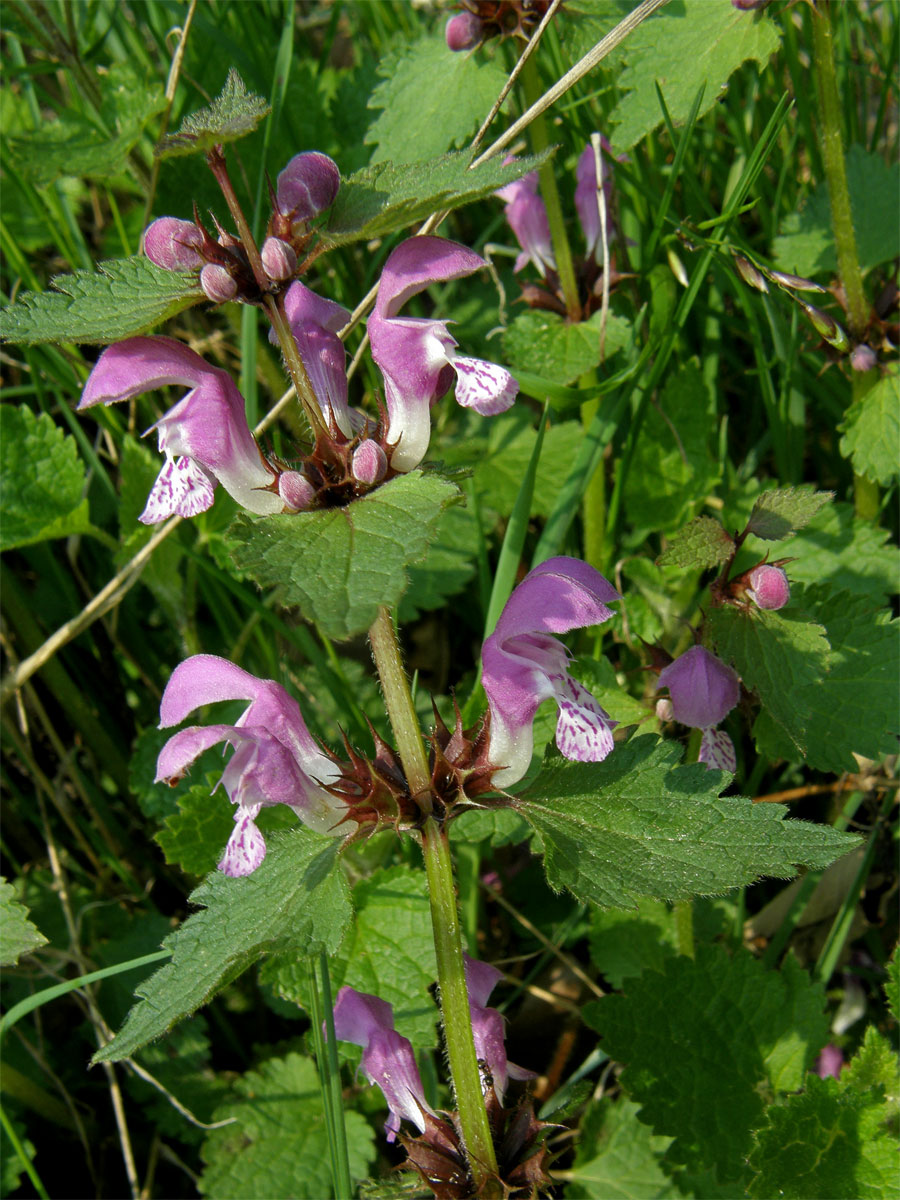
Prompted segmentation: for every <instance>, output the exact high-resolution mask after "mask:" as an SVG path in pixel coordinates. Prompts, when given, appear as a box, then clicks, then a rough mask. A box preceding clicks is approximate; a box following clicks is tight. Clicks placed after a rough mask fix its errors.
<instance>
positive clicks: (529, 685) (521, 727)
mask: <svg viewBox="0 0 900 1200" xmlns="http://www.w3.org/2000/svg"><path fill="white" fill-rule="evenodd" d="M619 599H621V597H620V596H619V593H618V592H617V591H616V590H615V588H614V587H613V586H612V584H611V583H609V582H608V581H607V580H606V579H604V578H603V576H602V575H601V574H600V572H599V571H595V570H594V568H593V567H589V566H588V565H587V563H583V562H580V561H579V560H578V559H576V558H550V559H548V560H547V561H546V562H544V563H541V564H540V566H538V567H535V568H534V570H533V571H530V572H529V573H528V575H526V576H525V578H524V579H523V580H522V582H521V583H520V584H519V586H518V587H517V588H516V589H515V590H514V591H513V593H512V595H511V596H510V598H509V599H508V600H507V602H506V606H505V608H504V609H503V612H502V613H501V614H500V619H499V620H498V622H497V627H496V629H495V630H494V632H493V633H492V634H491V636H490V637H489V638H488V639H487V641H486V642H485V643H484V646H483V648H482V651H481V661H482V667H483V672H482V684H483V685H484V690H485V693H486V695H487V698H488V704H489V705H490V709H491V742H490V756H491V761H492V762H493V763H496V764H497V765H498V766H499V767H502V768H503V769H502V770H499V771H497V772H495V774H494V782H495V783H496V784H497V786H498V787H509V786H510V784H513V783H515V782H516V781H517V780H519V779H521V778H522V776H523V775H524V774H525V772H526V771H527V770H528V765H529V763H530V762H531V752H532V748H533V746H534V735H533V723H534V714H535V713H536V712H537V709H538V705H539V704H540V703H541V701H542V700H546V699H548V697H550V696H552V697H554V698H555V700H556V702H557V704H558V705H559V718H558V721H557V725H556V744H557V746H558V747H559V749H560V752H561V753H562V754H564V755H565V756H566V758H571V759H575V760H577V761H578V762H601V761H602V760H603V759H604V758H606V756H607V754H609V752H610V751H611V750H612V748H613V736H612V730H613V726H614V725H615V724H616V722H615V721H613V720H612V719H611V718H610V716H609V714H608V713H606V712H604V711H603V709H602V708H601V707H600V705H599V704H598V703H597V701H596V700H595V699H594V697H593V696H592V695H591V693H590V692H589V691H588V690H587V688H585V687H582V685H581V684H580V683H579V682H578V681H577V680H576V679H573V678H572V677H571V676H570V675H569V670H568V661H569V653H568V651H567V650H566V648H565V646H564V645H563V644H562V642H560V641H558V640H557V639H556V638H555V637H552V636H551V635H552V634H554V633H567V632H568V631H569V630H570V629H582V628H585V627H587V626H589V625H599V624H601V623H602V622H603V621H608V620H609V618H610V617H611V616H612V615H613V614H612V612H611V611H610V610H609V609H608V608H607V604H608V603H609V602H611V601H613V600H619Z"/></svg>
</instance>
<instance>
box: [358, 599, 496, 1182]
mask: <svg viewBox="0 0 900 1200" xmlns="http://www.w3.org/2000/svg"><path fill="white" fill-rule="evenodd" d="M369 643H370V645H371V647H372V655H373V657H374V659H375V666H376V668H377V669H378V674H379V676H380V678H381V687H382V691H383V693H384V703H385V707H386V709H387V712H388V717H389V718H390V722H391V728H392V729H393V731H394V739H395V741H396V743H397V752H398V754H399V755H400V761H401V762H402V764H403V770H404V772H405V773H406V779H407V782H408V783H409V787H410V790H411V792H412V794H413V795H414V796H415V797H416V799H417V801H418V802H419V804H420V806H421V807H422V808H423V811H426V812H427V811H428V808H429V805H430V794H431V772H430V771H429V770H428V759H427V757H426V755H425V745H424V742H423V741H422V732H421V729H420V728H419V721H418V718H417V717H416V710H415V706H414V705H413V700H412V695H411V693H410V690H409V682H408V680H407V678H406V672H405V671H404V669H403V660H402V658H401V655H400V647H399V645H398V643H397V637H396V634H395V632H394V623H393V621H392V619H391V614H390V610H389V609H387V608H384V607H382V608H380V609H379V610H378V616H377V617H376V618H375V621H374V622H373V624H372V626H371V628H370V629H369ZM422 855H423V857H424V859H425V873H426V875H427V877H428V892H429V897H430V903H431V923H432V932H433V935H434V952H435V957H436V959H437V969H438V988H439V992H440V1000H441V1016H442V1018H443V1024H444V1041H445V1043H446V1046H447V1058H448V1060H449V1062H450V1076H451V1079H452V1080H453V1091H454V1095H455V1097H456V1104H457V1109H458V1112H459V1127H460V1130H461V1132H462V1137H463V1143H464V1145H465V1148H466V1154H467V1156H468V1159H469V1166H470V1169H471V1171H472V1176H473V1178H474V1180H475V1182H476V1185H477V1186H478V1187H479V1188H482V1187H484V1188H487V1189H488V1190H484V1191H480V1192H479V1195H483V1196H485V1197H488V1196H491V1195H492V1194H493V1193H492V1192H491V1191H490V1187H491V1177H492V1176H493V1175H496V1171H497V1160H496V1157H495V1154H494V1144H493V1140H492V1138H491V1130H490V1125H489V1124H488V1118H487V1110H486V1108H485V1106H484V1096H483V1094H482V1091H481V1075H480V1072H479V1070H478V1059H477V1058H476V1056H475V1042H474V1040H473V1038H472V1016H471V1013H470V1012H469V996H468V992H467V990H466V972H465V964H464V962H463V956H462V953H463V952H462V939H461V936H460V923H459V912H458V909H457V901H456V888H455V885H454V880H453V863H452V860H451V857H450V845H449V842H448V841H447V834H446V831H445V830H444V829H443V828H442V827H441V826H440V825H439V824H438V823H437V821H435V819H434V818H433V817H431V816H426V818H425V822H424V825H423V827H422ZM499 1194H500V1193H499V1192H498V1193H497V1195H499Z"/></svg>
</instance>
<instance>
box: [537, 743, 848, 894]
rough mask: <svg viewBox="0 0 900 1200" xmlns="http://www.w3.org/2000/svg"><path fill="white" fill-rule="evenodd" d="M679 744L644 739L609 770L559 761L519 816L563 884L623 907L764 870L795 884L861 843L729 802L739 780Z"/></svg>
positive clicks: (736, 881)
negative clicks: (682, 762) (800, 870)
mask: <svg viewBox="0 0 900 1200" xmlns="http://www.w3.org/2000/svg"><path fill="white" fill-rule="evenodd" d="M680 754H681V749H680V747H679V746H677V745H675V744H674V743H672V742H661V741H659V740H658V739H657V738H655V737H653V736H652V735H649V734H648V735H644V736H642V737H636V738H632V740H631V741H630V742H626V743H625V744H624V745H618V746H616V748H615V750H614V752H613V753H612V754H611V755H610V756H609V758H607V759H606V760H605V761H604V762H602V763H576V762H567V761H554V762H552V763H551V764H550V765H548V766H545V767H544V769H543V771H541V773H540V775H539V776H538V777H537V779H536V780H535V781H534V783H532V784H531V786H530V787H529V788H528V789H527V790H526V791H525V792H524V793H523V795H522V796H521V798H520V801H519V804H518V810H519V811H520V812H521V814H522V816H524V817H525V818H526V820H527V821H529V822H530V824H532V825H533V826H534V827H535V829H537V831H538V833H540V835H541V838H542V839H543V842H544V851H545V853H544V869H545V871H546V873H547V878H548V880H549V882H550V885H551V887H553V888H554V889H555V890H556V891H561V890H562V889H563V888H567V889H568V890H569V891H570V892H572V893H573V894H574V895H575V896H576V897H577V898H578V899H579V900H583V901H588V902H592V903H594V904H600V905H604V906H610V907H613V908H627V907H629V906H633V904H634V901H635V900H636V899H637V898H638V897H639V896H651V897H654V898H656V899H659V900H678V899H684V898H686V897H688V896H698V895H716V894H720V893H722V892H725V891H728V890H729V889H730V888H734V887H740V886H741V885H742V884H747V883H752V882H753V881H754V880H756V879H758V878H760V876H763V875H774V876H776V877H777V878H780V879H789V878H791V877H792V876H793V875H794V873H795V869H796V867H797V866H801V865H803V866H808V867H824V866H827V865H828V864H829V863H830V862H833V861H834V859H836V858H839V857H840V855H841V854H844V853H846V852H847V851H848V850H850V849H852V848H853V847H854V846H855V845H857V844H858V840H857V839H856V838H855V837H852V836H850V835H848V834H842V833H836V832H835V831H834V830H832V829H830V828H828V827H827V826H821V825H812V824H808V823H807V822H805V821H791V820H787V821H786V820H784V819H783V818H784V816H785V813H786V812H787V810H786V809H785V808H783V807H781V806H780V805H774V804H752V803H751V802H750V801H749V800H746V799H743V798H741V797H733V796H728V797H723V798H719V796H718V793H719V791H720V790H721V788H722V787H723V786H725V785H726V784H727V782H728V779H727V776H725V775H724V774H723V773H721V772H718V771H708V770H707V769H706V767H705V766H703V765H702V764H692V765H690V766H676V762H677V760H678V758H679V756H680Z"/></svg>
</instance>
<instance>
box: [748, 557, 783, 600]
mask: <svg viewBox="0 0 900 1200" xmlns="http://www.w3.org/2000/svg"><path fill="white" fill-rule="evenodd" d="M747 583H748V584H749V586H748V588H747V595H748V596H749V597H750V599H751V600H753V601H754V603H755V604H757V605H758V606H759V607H760V608H769V609H776V608H784V606H785V605H786V604H787V602H788V600H790V598H791V585H790V584H789V583H788V577H787V574H786V573H785V571H784V570H783V569H782V568H781V567H773V566H771V565H770V564H769V563H760V564H759V566H758V567H754V568H753V570H752V571H751V572H750V574H749V576H748V577H747Z"/></svg>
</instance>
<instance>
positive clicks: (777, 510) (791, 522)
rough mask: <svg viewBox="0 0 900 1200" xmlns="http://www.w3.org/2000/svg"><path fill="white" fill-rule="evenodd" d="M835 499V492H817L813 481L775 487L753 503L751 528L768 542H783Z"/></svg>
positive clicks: (751, 530)
mask: <svg viewBox="0 0 900 1200" xmlns="http://www.w3.org/2000/svg"><path fill="white" fill-rule="evenodd" d="M833 499H834V492H817V491H816V490H815V488H813V487H811V486H810V485H809V484H801V485H800V486H799V487H786V488H774V489H773V490H772V491H771V492H763V494H762V495H761V496H760V498H759V499H758V500H757V501H756V503H755V504H754V505H753V511H752V512H751V514H750V520H749V521H748V523H747V528H748V530H749V531H750V533H752V534H755V535H756V537H758V538H762V539H763V541H766V542H780V541H781V540H782V538H786V537H789V536H790V535H791V534H792V533H796V532H797V530H798V529H803V527H804V526H805V525H808V524H809V522H810V521H811V520H812V519H813V517H814V516H815V515H816V513H817V512H818V511H819V509H820V508H821V507H822V506H823V505H824V504H827V503H828V502H829V500H833Z"/></svg>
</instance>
